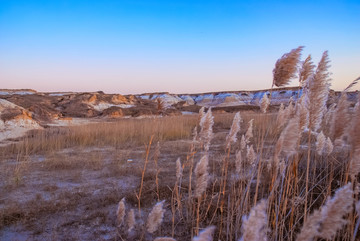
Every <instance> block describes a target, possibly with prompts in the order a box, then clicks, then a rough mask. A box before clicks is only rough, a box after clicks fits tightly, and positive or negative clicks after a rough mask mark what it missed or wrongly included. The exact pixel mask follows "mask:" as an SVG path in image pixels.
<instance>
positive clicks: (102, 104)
mask: <svg viewBox="0 0 360 241" xmlns="http://www.w3.org/2000/svg"><path fill="white" fill-rule="evenodd" d="M90 106H92V107H93V108H94V109H95V110H97V111H103V110H106V109H108V108H110V107H113V106H117V107H120V108H131V107H134V105H130V104H119V105H114V104H111V103H106V102H100V103H98V104H90Z"/></svg>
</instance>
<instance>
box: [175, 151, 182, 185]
mask: <svg viewBox="0 0 360 241" xmlns="http://www.w3.org/2000/svg"><path fill="white" fill-rule="evenodd" d="M182 175H183V168H182V166H181V162H180V157H179V158H178V159H177V160H176V181H177V182H178V183H179V182H180V179H181V178H182Z"/></svg>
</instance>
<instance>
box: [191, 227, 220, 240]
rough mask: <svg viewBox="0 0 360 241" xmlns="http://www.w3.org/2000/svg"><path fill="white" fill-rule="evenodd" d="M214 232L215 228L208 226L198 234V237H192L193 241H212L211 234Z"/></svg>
mask: <svg viewBox="0 0 360 241" xmlns="http://www.w3.org/2000/svg"><path fill="white" fill-rule="evenodd" d="M214 231H215V226H210V227H207V228H206V229H204V230H203V231H201V232H200V233H199V235H198V236H196V237H194V238H193V239H192V240H193V241H212V240H213V237H212V236H213V234H214Z"/></svg>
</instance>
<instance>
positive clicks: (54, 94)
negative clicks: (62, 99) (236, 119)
mask: <svg viewBox="0 0 360 241" xmlns="http://www.w3.org/2000/svg"><path fill="white" fill-rule="evenodd" d="M63 95H65V94H61V93H52V94H49V96H63Z"/></svg>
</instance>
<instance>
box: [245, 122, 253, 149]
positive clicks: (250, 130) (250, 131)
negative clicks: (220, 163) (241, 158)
mask: <svg viewBox="0 0 360 241" xmlns="http://www.w3.org/2000/svg"><path fill="white" fill-rule="evenodd" d="M253 121H254V119H251V120H250V121H249V127H248V129H247V131H246V133H245V142H246V144H248V143H250V139H251V138H253V136H254V135H253Z"/></svg>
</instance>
